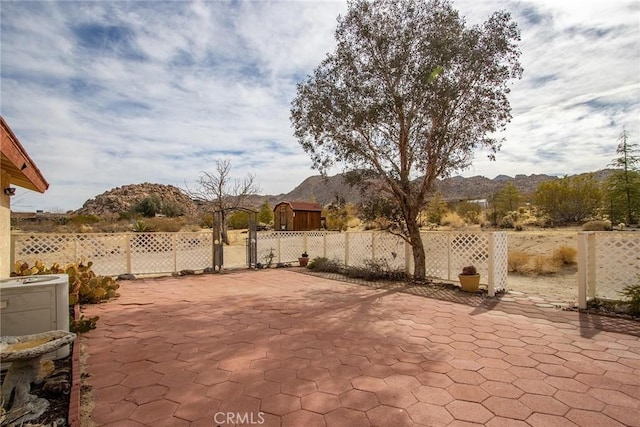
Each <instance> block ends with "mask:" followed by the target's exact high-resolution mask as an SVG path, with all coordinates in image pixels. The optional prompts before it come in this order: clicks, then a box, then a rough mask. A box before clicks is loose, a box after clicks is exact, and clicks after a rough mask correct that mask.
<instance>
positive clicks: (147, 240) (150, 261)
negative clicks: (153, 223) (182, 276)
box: [130, 233, 176, 274]
mask: <svg viewBox="0 0 640 427" xmlns="http://www.w3.org/2000/svg"><path fill="white" fill-rule="evenodd" d="M173 239H174V236H172V235H171V234H170V233H136V234H132V235H131V240H130V247H131V270H132V271H135V272H136V273H138V274H151V273H167V272H173V271H176V269H175V256H174V250H173ZM134 274H135V273H134Z"/></svg>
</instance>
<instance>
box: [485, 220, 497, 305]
mask: <svg viewBox="0 0 640 427" xmlns="http://www.w3.org/2000/svg"><path fill="white" fill-rule="evenodd" d="M493 237H494V236H493V232H491V233H489V236H488V240H489V241H488V246H489V277H488V278H487V287H488V294H489V296H490V297H494V296H496V289H495V272H496V270H495V256H496V250H495V242H494V239H493Z"/></svg>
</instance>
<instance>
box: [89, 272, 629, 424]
mask: <svg viewBox="0 0 640 427" xmlns="http://www.w3.org/2000/svg"><path fill="white" fill-rule="evenodd" d="M120 293H121V296H120V298H118V299H116V300H113V301H110V302H108V303H106V304H101V305H96V306H89V307H87V309H86V311H85V315H86V316H93V315H99V316H100V320H99V322H98V327H97V329H95V330H93V331H90V332H89V333H87V334H84V335H83V336H82V338H81V340H82V341H81V342H82V344H83V348H84V352H85V353H86V355H87V356H88V357H87V362H86V363H87V365H86V371H87V374H88V375H89V377H88V383H89V384H90V385H91V387H92V390H93V399H94V402H95V407H94V409H93V412H92V419H93V421H94V422H95V423H96V424H97V425H113V426H142V425H153V426H183V425H184V426H189V425H192V426H199V425H202V426H212V425H214V426H215V425H222V426H226V425H234V424H235V423H237V424H241V425H263V426H304V427H313V426H328V427H333V426H368V425H371V426H403V425H418V426H419V425H425V426H447V425H451V426H454V425H459V426H462V425H487V426H550V425H557V426H572V425H576V426H590V425H593V426H596V425H597V426H604V425H606V426H623V425H629V426H634V425H635V426H638V425H640V338H638V337H637V336H635V335H631V334H624V333H617V332H607V331H602V330H599V329H595V328H593V327H590V326H585V325H584V324H583V323H581V322H580V320H579V314H578V313H572V312H567V313H565V312H563V315H562V316H560V317H558V316H557V315H555V314H554V313H557V310H555V311H554V310H552V309H547V310H549V313H550V315H551V314H554V315H553V316H550V318H551V319H552V320H549V319H545V318H542V316H533V317H530V316H527V315H526V314H527V313H526V312H524V314H514V313H513V312H512V313H509V312H508V311H510V310H507V311H502V310H500V305H499V304H497V305H496V304H493V306H492V307H491V309H490V310H487V309H478V307H473V306H469V305H464V304H458V303H455V302H449V301H442V300H436V299H430V298H424V297H420V296H416V295H410V294H407V293H402V292H397V291H395V290H392V289H391V290H389V289H372V288H368V287H364V286H358V285H354V284H349V283H344V282H339V281H335V280H330V279H325V278H319V277H314V276H310V275H306V274H299V273H296V272H295V271H291V270H280V269H277V270H269V271H246V272H239V273H232V274H222V275H201V276H188V277H183V278H163V279H146V280H137V281H133V282H122V286H121V289H120ZM563 319H564V321H563Z"/></svg>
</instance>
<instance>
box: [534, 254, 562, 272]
mask: <svg viewBox="0 0 640 427" xmlns="http://www.w3.org/2000/svg"><path fill="white" fill-rule="evenodd" d="M559 270H560V268H559V266H558V264H557V263H556V262H555V260H554V259H553V258H552V257H548V256H544V255H536V256H534V257H533V266H532V268H531V272H532V273H533V274H553V273H557V272H558V271H559Z"/></svg>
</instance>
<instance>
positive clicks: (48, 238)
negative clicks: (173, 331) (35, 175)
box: [11, 232, 212, 275]
mask: <svg viewBox="0 0 640 427" xmlns="http://www.w3.org/2000/svg"><path fill="white" fill-rule="evenodd" d="M11 237H12V260H13V261H14V262H15V261H20V262H26V263H28V264H29V265H32V264H33V263H35V262H36V261H42V262H43V263H44V264H45V265H49V264H52V263H54V262H57V263H60V264H66V263H70V262H75V261H78V260H84V261H92V262H93V270H94V271H95V272H96V274H101V275H118V274H122V273H133V274H155V273H170V272H174V271H180V270H184V269H192V270H199V269H204V268H206V267H210V266H211V265H212V251H211V246H212V241H211V239H212V234H211V233H210V232H200V233H66V234H31V235H29V234H13V235H12V236H11Z"/></svg>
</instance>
